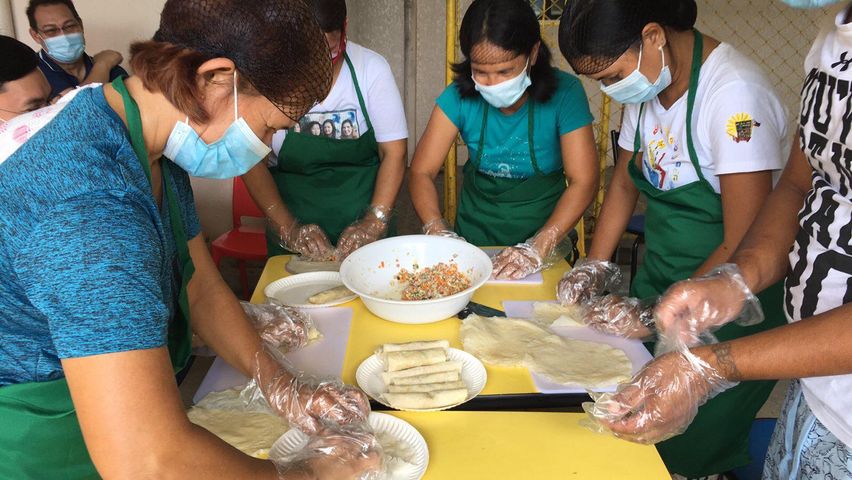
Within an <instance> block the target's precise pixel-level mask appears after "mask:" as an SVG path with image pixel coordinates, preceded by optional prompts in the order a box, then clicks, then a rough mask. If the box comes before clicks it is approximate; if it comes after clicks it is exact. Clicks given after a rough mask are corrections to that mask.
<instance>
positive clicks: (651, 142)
mask: <svg viewBox="0 0 852 480" xmlns="http://www.w3.org/2000/svg"><path fill="white" fill-rule="evenodd" d="M646 147H647V148H646V149H645V151H646V152H648V155H645V156H644V159H643V161H642V169H643V170H644V174H645V178H647V179H648V181H649V182H650V183H651V185H654V186H655V187H657V188H659V189H660V190H671V189H672V188H675V187H676V186H677V185H675V184H676V183H678V181H679V180H680V176H681V167H682V166H683V162H686V163H689V157H688V156H686V155H684V154H683V151H684V150H683V149H682V148H681V145H680V142H679V141H678V135H676V134H675V133H674V132H672V129H671V127H663V126H662V125H660V124H657V125H656V126H655V127H654V129H653V130H652V131H651V135H650V138H649V139H648V144H647V145H646ZM688 168H690V169H692V164H690V165H689V167H688Z"/></svg>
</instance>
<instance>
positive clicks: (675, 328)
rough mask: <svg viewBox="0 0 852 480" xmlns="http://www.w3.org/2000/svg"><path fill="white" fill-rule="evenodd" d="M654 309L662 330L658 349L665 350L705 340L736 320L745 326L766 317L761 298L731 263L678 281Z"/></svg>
mask: <svg viewBox="0 0 852 480" xmlns="http://www.w3.org/2000/svg"><path fill="white" fill-rule="evenodd" d="M654 313H655V315H656V319H657V328H658V330H659V331H660V345H659V348H658V350H660V351H664V352H665V351H672V350H679V349H682V348H686V347H692V346H695V345H699V344H701V343H705V341H703V340H702V338H712V335H709V332H711V331H712V330H714V329H716V328H719V327H721V326H722V325H725V324H727V323H729V322H732V321H736V322H737V324H739V325H742V326H749V325H756V324H758V323H760V322H762V321H763V309H762V308H761V306H760V301H759V300H758V299H757V297H755V296H754V294H753V293H752V292H751V290H749V288H748V285H746V283H745V280H744V279H743V277H742V275H741V273H740V269H739V268H738V267H737V266H736V265H734V264H731V263H727V264H724V265H721V266H719V267H717V268H716V269H714V270H713V271H712V272H710V273H708V274H706V275H704V276H701V277H698V278H694V279H689V280H684V281H682V282H679V283H676V284H674V285H673V286H672V287H670V288H669V290H668V291H667V292H666V293H665V295H663V297H662V299H661V300H660V305H659V306H658V307H657V309H656V311H655V312H654Z"/></svg>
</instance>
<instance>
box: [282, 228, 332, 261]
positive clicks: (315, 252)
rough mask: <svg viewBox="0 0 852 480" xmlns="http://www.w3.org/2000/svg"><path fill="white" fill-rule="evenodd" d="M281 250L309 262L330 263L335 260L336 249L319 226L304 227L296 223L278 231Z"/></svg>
mask: <svg viewBox="0 0 852 480" xmlns="http://www.w3.org/2000/svg"><path fill="white" fill-rule="evenodd" d="M278 234H279V236H280V238H281V248H284V249H287V250H289V251H291V252H294V253H298V254H300V255H302V257H304V258H305V259H306V260H308V261H329V260H333V259H334V247H332V246H331V242H330V241H329V240H328V237H327V236H326V234H325V232H323V231H322V228H320V227H319V225H314V224H311V225H302V224H300V223H299V222H294V223H293V224H292V225H290V226H289V227H284V226H282V227H281V228H279V230H278Z"/></svg>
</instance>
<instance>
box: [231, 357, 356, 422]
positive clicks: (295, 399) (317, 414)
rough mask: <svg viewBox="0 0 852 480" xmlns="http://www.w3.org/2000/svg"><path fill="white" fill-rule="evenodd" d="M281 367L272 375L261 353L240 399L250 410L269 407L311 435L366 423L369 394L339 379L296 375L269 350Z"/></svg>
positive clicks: (297, 373)
mask: <svg viewBox="0 0 852 480" xmlns="http://www.w3.org/2000/svg"><path fill="white" fill-rule="evenodd" d="M266 353H268V354H269V355H270V356H272V358H274V359H276V360H277V361H278V364H279V365H280V368H279V369H278V370H277V371H275V372H274V373H271V374H270V373H268V372H267V371H265V370H264V368H262V367H261V355H264V352H258V354H257V361H256V362H255V373H254V378H253V379H252V381H250V382H249V383H248V385H246V387H245V388H244V389H243V391H242V392H240V397H241V398H242V399H243V401H244V402H245V403H246V404H247V405H248V406H249V407H258V406H263V405H264V404H265V405H266V406H268V407H269V408H270V409H271V410H272V411H273V412H275V413H276V414H278V415H279V416H281V417H282V418H284V419H285V420H287V422H288V423H289V424H290V426H291V427H295V428H298V429H299V430H301V431H302V432H305V433H307V434H309V435H311V434H316V433H317V432H319V431H321V430H323V428H327V427H334V426H341V425H349V424H352V423H358V422H363V421H364V420H366V419H367V416H368V415H369V414H370V402H369V400H368V399H367V395H365V394H364V392H362V391H361V390H359V389H358V388H356V387H353V386H351V385H344V384H343V382H341V381H340V380H337V379H321V378H315V377H312V376H310V375H307V374H304V373H300V372H296V371H295V370H294V369H293V368H292V367H291V366H290V365H289V362H287V360H286V359H285V358H284V357H283V355H281V354H280V353H279V352H277V351H275V350H270V349H267V350H266Z"/></svg>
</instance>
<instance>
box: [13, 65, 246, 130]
mask: <svg viewBox="0 0 852 480" xmlns="http://www.w3.org/2000/svg"><path fill="white" fill-rule="evenodd" d="M239 112H240V111H239V107H238V105H237V71H236V70H234V121H235V122H236V121H237V120H239V119H240V113H239ZM0 120H2V119H0ZM184 123H186V124H187V125H189V126H190V127H191V126H192V125H191V124H190V123H189V115H187V116H186V120H184Z"/></svg>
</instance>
